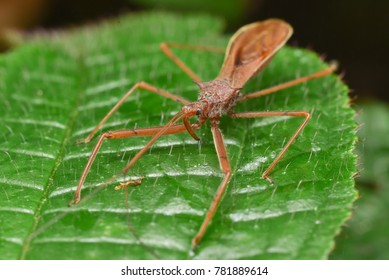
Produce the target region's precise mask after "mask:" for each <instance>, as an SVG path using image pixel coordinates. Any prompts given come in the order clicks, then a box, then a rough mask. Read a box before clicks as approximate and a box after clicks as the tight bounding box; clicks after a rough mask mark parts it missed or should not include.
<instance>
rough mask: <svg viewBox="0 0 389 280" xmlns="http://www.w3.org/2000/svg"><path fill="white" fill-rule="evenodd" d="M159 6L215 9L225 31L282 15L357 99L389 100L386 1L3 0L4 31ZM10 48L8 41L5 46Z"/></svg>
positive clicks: (0, 20) (299, 42) (0, 25)
mask: <svg viewBox="0 0 389 280" xmlns="http://www.w3.org/2000/svg"><path fill="white" fill-rule="evenodd" d="M211 2H212V3H211ZM156 5H157V6H158V7H157V6H156ZM228 5H229V6H231V8H229V7H228ZM156 8H162V9H165V10H170V11H176V12H180V13H183V12H197V11H201V12H209V13H213V14H215V15H218V16H220V17H224V18H225V20H226V24H227V26H226V27H227V29H226V32H233V31H235V30H236V29H237V28H238V27H240V26H242V25H243V24H246V23H249V22H252V21H256V20H262V19H266V18H269V17H278V18H282V19H284V20H286V21H288V22H289V23H291V25H292V26H293V27H294V36H293V37H292V39H291V40H290V41H289V44H292V45H295V46H299V47H305V48H310V49H313V50H315V51H316V52H318V53H320V54H322V55H324V57H325V58H326V59H327V60H337V61H339V63H340V72H341V73H343V74H344V80H345V81H346V83H348V85H349V86H350V88H351V95H352V96H353V97H355V98H354V99H355V100H356V102H361V101H365V100H370V99H378V100H381V101H385V102H389V91H388V89H387V83H386V79H387V78H388V70H387V68H388V66H389V55H388V51H389V1H387V0H375V1H366V0H364V1H363V0H342V1H339V0H327V1H309V0H294V1H289V0H284V1H281V0H259V1H255V0H242V1H232V0H231V1H229V0H225V1H218V0H214V1H202V0H198V1H194V0H189V1H177V0H165V1H162V0H161V1H155V0H154V1H153V0H132V1H131V0H110V1H107V0H94V1H87V0H67V1H66V0H0V31H1V30H5V29H7V28H18V29H22V30H26V31H28V32H31V31H36V30H42V29H57V28H66V27H75V26H79V25H82V24H85V23H93V22H95V21H97V20H102V19H107V18H110V17H115V16H117V15H120V14H124V13H127V12H137V11H143V10H148V9H156ZM9 47H10V46H9V45H6V44H5V43H4V40H3V46H2V48H3V50H6V49H9Z"/></svg>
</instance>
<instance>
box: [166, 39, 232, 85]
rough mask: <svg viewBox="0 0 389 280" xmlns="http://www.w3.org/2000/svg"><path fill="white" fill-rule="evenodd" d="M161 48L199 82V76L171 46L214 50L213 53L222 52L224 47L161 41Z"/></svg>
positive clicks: (194, 49) (193, 49)
mask: <svg viewBox="0 0 389 280" xmlns="http://www.w3.org/2000/svg"><path fill="white" fill-rule="evenodd" d="M160 47H161V50H162V51H163V52H164V53H165V54H166V55H167V57H169V58H170V59H171V60H172V61H173V62H174V63H175V64H176V65H177V66H178V67H180V68H181V69H182V70H183V71H184V72H185V73H186V74H188V76H189V77H191V78H192V79H193V80H194V81H196V82H201V79H200V77H199V76H197V75H196V74H195V73H194V72H193V71H192V70H191V69H190V68H189V67H188V66H186V64H185V63H184V62H182V60H181V59H179V58H178V57H177V56H176V55H175V54H174V53H173V52H172V50H171V49H172V48H179V49H186V50H192V51H203V52H204V51H205V52H215V53H224V51H225V49H224V48H218V47H209V46H191V45H184V44H176V43H167V42H164V43H161V45H160Z"/></svg>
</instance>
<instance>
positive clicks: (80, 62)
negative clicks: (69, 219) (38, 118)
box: [18, 45, 86, 260]
mask: <svg viewBox="0 0 389 280" xmlns="http://www.w3.org/2000/svg"><path fill="white" fill-rule="evenodd" d="M57 47H58V48H60V46H58V45H57ZM63 52H64V53H66V51H63ZM70 56H71V57H72V58H73V59H74V60H75V63H76V64H77V67H76V69H78V71H79V73H80V74H81V73H85V72H86V71H85V64H84V59H82V56H81V55H78V56H77V57H76V56H75V55H70ZM73 78H74V79H75V80H76V82H75V83H74V84H75V85H76V86H75V91H74V92H76V97H75V98H74V103H73V105H72V106H71V108H73V109H72V110H71V111H70V114H69V121H68V123H67V124H66V129H65V133H64V137H63V139H62V141H61V143H60V148H59V152H58V154H57V156H56V158H55V161H54V164H53V168H52V169H51V172H50V174H49V176H48V178H47V180H46V183H45V185H44V188H43V192H42V195H41V198H40V200H39V202H38V205H37V207H36V210H35V211H34V216H33V223H32V226H31V229H30V230H29V233H28V234H27V236H26V237H25V238H24V240H23V245H22V247H21V251H20V254H19V257H18V258H19V259H20V260H24V259H26V257H27V254H28V251H29V249H30V247H31V243H32V242H33V239H34V238H35V237H36V236H37V235H38V234H39V233H37V232H36V231H37V228H38V226H39V223H40V222H41V218H42V212H43V208H44V205H45V204H46V202H48V201H49V194H50V192H51V190H52V188H53V185H54V178H55V176H56V174H57V171H58V169H59V167H60V166H61V164H62V162H63V160H64V156H65V153H66V146H67V145H68V144H69V141H70V139H71V137H72V131H73V128H74V126H75V123H76V120H77V115H78V112H79V110H78V108H79V106H80V103H81V100H82V98H83V96H84V95H85V86H84V85H85V81H86V79H85V78H84V75H76V76H75V77H73ZM77 85H78V86H77ZM77 88H78V90H76V89H77Z"/></svg>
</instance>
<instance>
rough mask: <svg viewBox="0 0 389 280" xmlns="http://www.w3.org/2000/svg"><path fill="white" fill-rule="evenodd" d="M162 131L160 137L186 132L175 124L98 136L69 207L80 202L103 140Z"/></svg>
mask: <svg viewBox="0 0 389 280" xmlns="http://www.w3.org/2000/svg"><path fill="white" fill-rule="evenodd" d="M197 128H198V126H196V124H194V125H193V129H197ZM162 130H164V131H163V132H162V134H161V135H168V134H177V133H181V132H184V131H186V127H185V125H183V124H176V125H172V126H169V127H167V128H166V127H165V126H161V127H150V128H138V129H132V130H118V131H113V132H106V133H103V134H102V135H101V136H100V138H99V140H98V141H97V143H96V145H95V147H94V149H93V151H92V153H91V155H90V156H89V159H88V162H87V164H86V166H85V168H84V171H83V172H82V175H81V178H80V180H79V182H78V185H77V189H76V191H75V192H74V199H73V200H72V201H71V202H70V203H69V205H72V204H77V203H79V202H80V199H81V188H82V185H83V184H84V181H85V179H86V176H87V175H88V173H89V170H90V168H91V166H92V164H93V161H94V160H95V158H96V155H97V153H98V151H99V150H100V147H101V145H102V144H103V142H104V140H105V139H120V138H129V137H134V136H154V135H157V134H158V133H160V132H161V131H162Z"/></svg>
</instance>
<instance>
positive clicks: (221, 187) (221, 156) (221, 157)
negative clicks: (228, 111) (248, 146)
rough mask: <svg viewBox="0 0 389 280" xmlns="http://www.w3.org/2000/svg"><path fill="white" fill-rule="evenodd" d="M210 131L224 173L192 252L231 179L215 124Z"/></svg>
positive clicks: (220, 136) (221, 139) (221, 137)
mask: <svg viewBox="0 0 389 280" xmlns="http://www.w3.org/2000/svg"><path fill="white" fill-rule="evenodd" d="M211 130H212V135H213V141H214V144H215V148H216V152H217V156H218V158H219V164H220V168H221V170H222V171H223V173H224V179H223V181H222V182H221V183H220V185H219V187H218V189H217V191H216V194H215V196H214V198H213V200H212V203H211V206H210V207H209V209H208V212H207V214H206V215H205V218H204V221H203V223H202V225H201V227H200V230H199V231H198V233H197V234H196V236H195V237H194V238H193V240H192V250H194V249H195V248H196V247H197V245H198V244H199V243H200V241H201V239H202V238H203V236H204V234H205V232H206V231H207V229H208V225H209V223H210V222H211V221H212V218H213V216H214V214H215V212H216V210H217V207H218V206H219V204H220V200H221V199H222V196H223V194H224V192H225V190H226V188H227V184H228V181H229V180H230V177H231V167H230V163H229V161H228V157H227V151H226V147H225V145H224V141H223V136H222V134H221V132H220V129H219V127H218V125H217V124H216V123H212V127H211Z"/></svg>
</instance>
